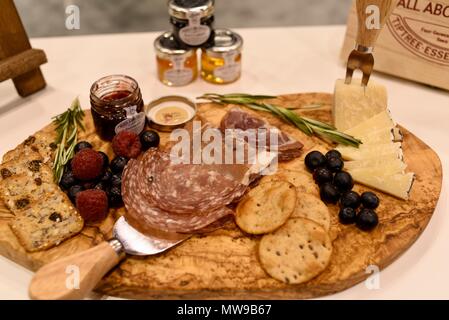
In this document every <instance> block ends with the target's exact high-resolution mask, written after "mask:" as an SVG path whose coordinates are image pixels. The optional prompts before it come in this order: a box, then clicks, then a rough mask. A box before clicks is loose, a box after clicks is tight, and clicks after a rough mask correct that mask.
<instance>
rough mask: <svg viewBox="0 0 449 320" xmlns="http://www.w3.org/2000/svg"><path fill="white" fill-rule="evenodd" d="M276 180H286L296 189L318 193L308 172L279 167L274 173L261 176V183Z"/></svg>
mask: <svg viewBox="0 0 449 320" xmlns="http://www.w3.org/2000/svg"><path fill="white" fill-rule="evenodd" d="M278 180H284V181H288V182H290V183H291V184H293V185H294V186H295V187H296V188H297V189H298V191H301V192H305V193H311V194H316V195H318V194H319V189H318V187H317V186H316V184H315V182H314V181H313V177H312V175H311V174H310V173H308V172H304V171H299V170H288V169H281V170H279V172H277V173H276V174H274V175H270V176H265V177H263V178H262V180H261V182H262V183H268V182H273V181H278Z"/></svg>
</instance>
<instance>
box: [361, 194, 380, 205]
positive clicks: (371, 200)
mask: <svg viewBox="0 0 449 320" xmlns="http://www.w3.org/2000/svg"><path fill="white" fill-rule="evenodd" d="M361 200H362V205H363V207H365V208H367V209H376V208H377V207H378V206H379V198H378V197H377V196H376V195H375V194H374V193H373V192H369V191H368V192H364V193H362V196H361Z"/></svg>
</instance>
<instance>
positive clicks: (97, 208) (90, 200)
mask: <svg viewBox="0 0 449 320" xmlns="http://www.w3.org/2000/svg"><path fill="white" fill-rule="evenodd" d="M76 208H77V209H78V211H79V213H80V215H81V216H82V217H83V219H84V220H85V221H86V222H95V221H100V220H103V219H104V218H106V215H107V214H108V210H109V207H108V196H107V195H106V192H104V191H103V190H98V189H90V190H86V191H81V192H79V193H78V194H77V196H76Z"/></svg>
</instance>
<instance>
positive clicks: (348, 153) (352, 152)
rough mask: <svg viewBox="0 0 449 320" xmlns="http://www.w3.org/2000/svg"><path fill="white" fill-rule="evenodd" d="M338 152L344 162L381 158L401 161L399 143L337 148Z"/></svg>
mask: <svg viewBox="0 0 449 320" xmlns="http://www.w3.org/2000/svg"><path fill="white" fill-rule="evenodd" d="M335 149H336V150H338V151H339V152H340V153H341V155H342V157H343V159H345V160H363V159H373V158H383V157H393V158H397V159H403V152H402V146H401V143H399V142H395V143H385V144H377V145H364V144H362V145H360V147H359V148H354V147H351V146H342V145H340V146H338V147H337V148H335Z"/></svg>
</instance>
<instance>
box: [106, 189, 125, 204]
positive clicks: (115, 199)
mask: <svg viewBox="0 0 449 320" xmlns="http://www.w3.org/2000/svg"><path fill="white" fill-rule="evenodd" d="M108 196H109V206H110V207H112V208H117V207H121V206H122V205H123V199H122V191H121V189H120V188H119V187H112V188H111V189H110V190H109V192H108Z"/></svg>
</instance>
